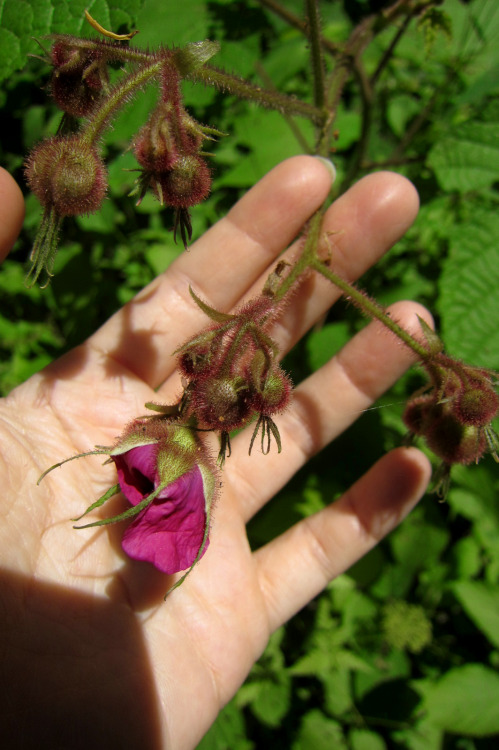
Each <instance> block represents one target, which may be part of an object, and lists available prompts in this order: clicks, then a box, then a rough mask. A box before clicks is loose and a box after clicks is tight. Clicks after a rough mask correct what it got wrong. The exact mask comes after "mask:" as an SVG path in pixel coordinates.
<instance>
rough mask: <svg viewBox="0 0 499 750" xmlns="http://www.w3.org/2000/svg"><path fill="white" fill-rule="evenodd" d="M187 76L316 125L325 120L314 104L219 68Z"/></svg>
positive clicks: (199, 71) (204, 68)
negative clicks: (256, 84) (258, 84)
mask: <svg viewBox="0 0 499 750" xmlns="http://www.w3.org/2000/svg"><path fill="white" fill-rule="evenodd" d="M186 78H188V79H190V80H193V81H198V82H200V83H205V84H207V85H209V86H216V87H217V88H219V89H220V90H222V91H227V92H228V93H229V94H234V95H235V96H238V97H240V98H241V99H247V100H249V101H252V102H255V103H256V104H260V105H261V106H263V107H268V108H269V109H276V110H278V111H279V112H281V113H282V114H287V115H300V116H301V117H306V118H307V119H309V120H311V121H312V122H313V123H314V124H315V125H322V124H323V122H324V118H325V114H324V112H323V110H321V109H318V108H317V107H314V105H313V104H309V103H308V102H302V101H300V99H295V98H294V97H293V96H286V95H285V94H281V93H279V92H277V91H268V90H266V89H262V88H260V87H259V86H255V85H254V84H252V83H249V82H248V81H245V80H244V78H239V77H238V76H233V75H230V74H229V73H225V72H224V71H222V70H218V69H217V68H212V67H209V66H206V65H205V66H203V67H202V68H198V69H197V70H195V71H193V72H192V73H190V74H189V75H188V76H186Z"/></svg>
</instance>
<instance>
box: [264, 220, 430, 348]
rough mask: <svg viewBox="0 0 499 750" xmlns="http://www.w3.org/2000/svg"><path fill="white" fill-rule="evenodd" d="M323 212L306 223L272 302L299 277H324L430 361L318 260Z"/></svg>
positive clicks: (384, 314) (413, 341)
mask: <svg viewBox="0 0 499 750" xmlns="http://www.w3.org/2000/svg"><path fill="white" fill-rule="evenodd" d="M323 213H324V212H323V211H318V212H317V213H316V214H314V216H313V217H312V219H311V220H310V223H309V227H308V232H307V238H306V240H305V244H304V246H303V250H302V252H301V254H300V257H299V258H298V260H297V261H296V263H295V264H294V265H293V267H292V268H291V271H290V272H289V273H288V275H287V276H286V277H285V278H284V279H283V280H282V282H281V284H280V285H279V287H278V288H277V290H276V291H275V293H274V299H275V301H276V302H278V301H279V300H281V299H283V298H284V297H285V296H286V294H287V293H288V292H289V291H290V289H291V288H292V287H293V286H294V285H295V284H296V283H297V282H298V280H299V279H300V277H303V275H304V274H306V273H307V271H309V270H314V271H317V272H318V273H320V274H321V275H322V276H324V277H325V278H326V279H328V281H330V282H331V283H332V284H334V285H335V286H337V287H338V288H339V289H340V290H341V291H342V292H343V294H344V295H345V297H348V299H349V300H351V301H352V302H353V303H354V304H355V305H356V306H357V307H358V308H359V310H360V311H361V312H362V313H363V315H365V316H366V317H368V318H371V319H376V320H379V321H380V323H382V324H383V325H384V326H386V328H388V329H389V330H390V331H391V332H392V333H394V334H395V336H397V337H398V338H399V339H400V340H401V341H403V342H404V344H406V346H408V347H409V348H410V349H412V351H413V352H415V354H417V356H418V357H419V358H420V359H422V360H424V361H426V360H428V359H429V357H430V354H431V353H430V352H429V350H428V349H427V348H426V347H425V346H424V345H423V344H421V343H420V342H419V341H417V340H416V339H415V338H413V336H411V334H410V333H408V332H407V331H405V330H404V329H403V328H402V327H401V326H399V325H398V323H396V322H395V321H394V320H393V319H392V318H391V317H390V316H389V315H388V313H387V312H386V310H385V309H384V307H383V306H382V305H380V304H379V302H376V300H373V299H371V298H370V297H368V296H367V295H366V294H365V293H364V292H362V291H360V290H359V289H357V288H356V287H355V286H353V285H352V284H349V283H348V281H345V279H343V278H342V277H341V276H338V274H336V273H335V272H334V271H331V269H330V268H329V266H327V265H326V264H325V263H324V262H323V261H322V260H320V258H319V257H318V253H317V248H318V246H319V240H320V237H321V233H322V218H323Z"/></svg>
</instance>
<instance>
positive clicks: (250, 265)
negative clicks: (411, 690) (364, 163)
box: [0, 157, 430, 750]
mask: <svg viewBox="0 0 499 750" xmlns="http://www.w3.org/2000/svg"><path fill="white" fill-rule="evenodd" d="M0 178H1V182H0V195H1V196H2V198H3V200H2V208H1V209H0V211H3V212H4V213H5V217H4V220H3V221H0V225H1V226H2V227H3V229H2V231H3V236H0V243H1V244H2V246H3V247H4V253H3V254H5V252H6V251H7V250H8V248H9V246H10V245H11V244H12V242H13V240H14V237H15V235H16V232H17V230H18V227H19V223H20V221H21V220H22V203H21V200H22V199H21V197H20V194H19V192H18V189H17V187H16V186H15V184H14V183H13V182H12V181H11V180H10V178H9V177H8V175H6V174H5V173H2V174H1V175H0ZM329 188H330V176H329V173H328V171H327V170H326V169H325V167H324V166H323V164H322V163H321V162H320V161H318V160H316V159H313V158H310V157H296V158H293V159H290V160H288V161H287V162H284V163H282V164H281V165H279V166H278V167H276V168H275V169H274V170H273V171H272V172H271V173H269V174H268V175H267V176H266V177H265V178H264V179H263V180H262V181H261V182H260V183H258V185H257V186H256V187H255V188H253V190H251V191H250V192H249V193H248V194H247V195H246V196H245V197H244V198H243V199H242V200H241V201H239V203H238V204H237V205H236V206H235V207H234V208H233V209H232V211H231V212H230V213H229V214H228V216H227V217H226V218H225V219H223V220H222V221H220V222H219V223H218V224H217V225H215V226H214V227H213V228H212V229H211V230H210V231H209V232H207V233H206V234H205V235H204V236H203V237H202V238H201V239H200V240H199V241H198V242H196V243H195V245H193V247H192V248H191V250H190V252H188V253H184V254H183V255H182V256H181V257H180V258H179V259H178V260H177V261H176V262H175V263H174V264H173V265H172V266H171V267H170V269H168V271H167V272H166V273H165V274H164V275H163V276H161V277H159V278H158V279H156V280H155V281H154V282H153V283H152V284H151V285H149V287H147V288H146V289H145V290H143V292H141V293H140V294H139V295H138V296H137V298H136V299H135V300H133V301H132V302H131V303H130V304H129V305H128V306H127V307H125V308H124V309H123V310H121V311H119V312H118V313H116V315H115V316H114V317H113V318H111V320H110V321H108V322H107V323H106V324H105V325H104V326H103V327H102V328H101V329H100V330H99V331H97V332H96V333H95V334H94V335H93V336H92V337H91V338H90V339H89V340H88V341H87V342H85V343H84V344H83V345H82V346H80V347H78V348H77V349H75V350H74V351H72V352H70V353H69V354H67V355H66V356H65V357H63V358H62V359H61V360H59V361H58V362H56V363H54V364H53V365H51V366H50V367H48V368H46V370H44V371H42V372H41V373H39V374H37V375H36V376H34V377H33V378H31V379H30V380H29V381H28V382H26V383H25V384H23V385H22V386H20V387H19V388H17V389H15V390H14V391H13V392H12V393H11V394H10V395H9V397H8V398H6V399H4V401H3V402H2V404H1V407H0V420H1V421H0V442H1V446H2V450H1V453H0V471H1V476H2V488H3V492H2V499H1V504H0V508H1V524H0V538H1V544H0V556H1V561H2V562H1V567H2V581H1V583H0V601H1V604H2V613H3V614H2V619H1V623H2V624H1V640H0V643H1V644H2V646H1V647H2V652H3V654H2V658H3V663H4V668H3V669H2V672H1V676H2V683H3V684H2V694H3V695H5V696H6V698H5V699H4V700H3V702H2V704H1V706H2V707H1V709H0V716H1V723H0V728H1V736H2V737H7V738H11V743H12V744H11V745H9V744H7V746H8V747H10V746H12V747H16V748H17V747H19V748H31V747H37V748H45V747H47V748H59V747H60V748H66V747H68V748H69V747H71V748H80V747H81V748H88V747H92V746H94V747H106V748H115V747H116V748H122V747H126V748H135V747H137V748H139V747H140V748H141V749H142V748H144V749H145V750H148V749H149V748H151V750H152V749H156V748H169V749H170V748H172V750H184V749H187V748H193V747H195V746H196V744H197V743H198V742H199V740H200V738H201V737H202V736H203V734H204V733H205V732H206V731H207V729H208V728H209V726H210V725H211V723H212V722H213V721H214V719H215V717H216V715H217V713H218V712H219V710H220V709H221V707H222V706H223V705H224V704H225V703H226V702H227V701H228V700H229V699H230V698H231V696H232V695H234V693H235V692H236V690H237V689H238V687H239V686H240V685H241V683H242V682H243V680H244V679H245V677H246V675H247V673H248V671H249V669H250V668H251V666H252V664H253V663H254V661H255V660H256V659H257V658H258V657H259V655H260V654H261V653H262V651H263V650H264V648H265V646H266V644H267V641H268V638H269V635H270V634H271V632H272V631H273V630H275V629H276V628H277V627H279V626H280V625H281V624H282V623H283V622H285V621H286V620H287V619H288V618H289V617H291V616H292V615H293V614H294V613H295V612H297V611H298V610H299V609H300V608H301V607H303V606H304V605H305V604H306V603H307V602H308V601H310V599H312V598H313V597H314V596H315V595H316V594H317V593H319V592H320V591H321V590H322V589H323V588H324V586H325V585H326V584H327V583H328V581H329V580H331V579H332V578H333V577H334V576H336V575H338V574H339V573H341V572H343V571H344V570H345V569H347V568H348V567H349V566H350V565H351V564H352V563H353V562H355V561H356V560H357V559H358V558H359V557H361V556H362V555H363V554H365V552H367V551H368V550H369V549H370V548H371V547H372V546H373V545H374V544H376V543H377V541H378V540H379V539H380V538H381V537H382V536H384V535H385V534H386V533H388V532H389V531H390V530H391V529H392V528H393V527H394V526H396V525H397V523H398V522H399V521H400V520H401V519H402V518H403V517H404V516H405V515H406V514H407V513H408V512H409V510H410V509H411V508H412V507H413V505H414V504H415V503H416V502H417V500H418V499H419V498H420V497H421V495H422V494H423V492H424V489H425V487H426V484H427V482H428V479H429V471H430V470H429V465H428V462H427V460H426V459H425V457H424V456H423V455H422V454H421V453H420V452H419V451H417V450H415V449H398V450H396V451H393V452H392V453H390V454H388V455H386V456H385V457H384V458H383V459H381V460H380V461H379V462H378V463H377V464H376V465H375V466H374V467H373V468H372V469H371V470H370V471H369V472H368V474H366V475H365V476H364V477H362V478H360V479H359V480H358V482H357V483H356V484H355V485H354V486H353V487H352V488H351V489H350V490H348V491H347V492H346V494H345V495H344V496H343V497H342V498H341V499H340V500H339V501H337V502H335V503H334V504H332V505H330V506H329V507H327V508H325V509H324V510H323V511H321V512H320V513H319V514H317V515H315V516H312V517H311V518H309V519H306V520H304V521H302V522H301V523H299V524H298V525H297V526H295V527H292V528H291V529H290V530H289V531H288V532H286V533H285V534H284V535H282V536H281V537H279V538H277V539H275V540H274V541H273V542H271V543H270V544H268V545H267V546H265V547H263V548H262V549H260V550H258V551H257V552H256V553H252V552H251V550H250V548H249V545H248V541H247V538H246V532H245V524H246V522H247V521H248V520H249V519H250V518H251V517H252V516H253V515H254V514H255V513H256V512H257V511H258V510H259V509H260V508H261V507H262V506H263V505H264V504H265V503H266V502H268V501H269V500H270V499H271V498H272V496H273V495H274V494H275V493H276V492H277V491H278V490H279V489H280V488H281V487H282V486H283V485H284V484H285V483H286V482H287V481H288V479H289V478H290V477H291V476H292V475H293V474H294V473H295V472H296V471H297V470H298V469H299V468H300V467H301V466H302V465H303V463H305V462H306V460H307V459H308V458H309V457H310V456H311V455H313V454H314V453H315V452H316V451H317V450H320V448H321V447H323V446H324V445H325V444H327V443H328V442H329V441H330V440H332V439H333V438H334V437H335V436H337V435H338V434H339V433H340V432H341V431H342V430H343V429H345V427H347V426H348V425H349V424H350V423H351V422H352V421H353V420H354V418H355V415H356V414H358V413H359V412H360V411H361V410H362V409H365V408H367V407H368V406H369V404H370V403H372V401H373V400H375V399H376V398H377V397H378V396H379V395H380V394H381V393H382V392H383V391H384V390H386V388H387V387H389V386H390V385H391V383H393V382H394V381H395V380H396V379H397V378H398V377H399V376H400V375H401V374H402V372H403V371H404V370H405V369H406V368H407V367H408V366H409V365H410V364H412V362H413V356H412V354H411V352H410V351H409V350H407V349H406V348H405V347H404V346H403V345H401V344H400V343H399V342H398V340H396V339H395V338H394V337H392V335H391V334H389V333H387V332H385V330H384V329H383V328H382V326H380V324H377V323H372V324H370V325H369V326H367V327H366V328H365V329H364V330H363V331H362V332H361V333H360V334H358V335H357V336H356V337H355V338H354V339H353V340H352V341H351V342H350V343H349V344H348V345H347V346H346V347H345V348H344V349H343V350H342V352H340V353H339V354H338V355H337V356H336V357H334V358H333V359H332V360H331V361H330V362H329V363H328V364H327V365H325V366H324V367H323V368H322V369H321V370H320V371H319V372H318V373H316V374H314V375H313V376H312V377H311V378H309V380H308V381H306V382H305V383H303V384H300V385H299V386H298V387H297V389H296V391H295V395H294V398H293V400H292V404H291V406H290V407H289V408H288V410H287V411H286V412H285V414H283V415H281V416H278V417H277V419H276V422H277V423H278V426H279V430H280V433H281V437H282V442H283V453H282V454H281V455H278V454H277V451H276V450H275V447H274V450H273V451H271V453H270V454H269V455H267V456H263V455H261V453H260V452H259V451H255V450H254V451H253V453H252V455H251V457H248V455H247V449H248V442H249V436H248V434H244V433H243V434H241V435H240V436H238V438H237V439H236V440H235V441H234V442H233V454H232V457H231V458H230V459H228V460H227V462H226V466H225V469H224V472H223V476H222V481H223V487H222V489H221V491H220V495H219V498H218V502H217V507H216V510H215V515H214V522H213V527H212V531H211V535H210V536H211V542H210V547H209V549H208V551H207V553H206V555H205V556H204V557H203V559H202V560H201V562H200V563H199V564H198V566H197V567H196V568H195V570H194V571H193V572H192V574H191V575H190V576H189V578H188V579H187V580H186V581H185V583H184V584H183V585H182V586H181V587H180V588H179V589H176V590H175V591H174V592H173V593H172V595H171V596H170V597H168V599H167V600H166V602H164V601H163V595H164V592H165V591H166V590H167V589H168V588H169V587H170V586H171V585H172V583H173V582H174V579H168V578H166V577H165V576H164V575H162V574H160V573H159V572H158V571H156V570H155V569H154V568H152V566H150V565H149V564H147V563H139V562H135V561H132V560H129V559H127V558H126V556H125V555H124V554H123V552H122V550H121V547H120V535H121V533H122V526H121V525H120V524H118V525H117V526H110V527H105V528H99V529H87V530H85V531H74V530H73V529H72V524H71V522H70V521H69V519H70V518H72V517H75V516H78V515H80V514H81V513H82V512H83V511H84V510H85V509H86V507H87V506H88V505H89V504H90V503H91V502H93V501H94V500H95V499H96V498H97V497H99V496H100V495H101V494H102V493H103V492H104V491H105V490H106V488H107V487H109V486H111V485H112V484H114V483H115V482H116V475H115V473H114V468H113V466H112V465H107V466H104V467H103V466H102V460H101V457H95V456H94V457H89V458H82V459H79V460H77V461H74V462H71V463H69V464H68V465H66V466H64V467H62V468H59V469H56V470H54V471H53V472H52V473H51V474H49V476H47V477H46V478H45V479H44V480H43V482H42V483H41V484H40V485H39V486H37V479H38V477H39V476H40V474H41V473H42V472H43V471H44V470H45V469H47V468H48V467H49V466H51V465H52V464H54V463H56V462H58V461H60V460H62V459H63V458H65V457H67V456H71V455H73V454H76V453H80V452H83V451H88V450H92V448H93V446H94V445H111V444H112V443H113V442H114V441H115V439H116V438H117V437H118V436H119V434H120V432H121V431H122V429H123V426H124V425H125V424H126V423H127V422H128V421H130V420H131V419H133V418H134V417H136V416H138V415H142V414H144V412H145V409H144V403H145V402H147V401H151V400H152V401H162V402H165V403H173V402H174V400H175V399H177V398H178V396H179V393H180V391H181V385H180V380H179V378H178V375H177V374H176V373H175V360H174V358H173V357H172V356H171V353H172V352H173V351H174V350H175V349H176V348H177V347H178V346H179V345H180V344H181V343H183V341H185V340H186V339H187V338H189V337H190V336H191V335H193V334H194V333H195V332H196V331H199V330H200V329H201V328H202V327H204V326H205V325H206V322H207V320H206V318H204V316H203V314H202V313H201V311H200V310H199V309H198V308H197V307H196V306H195V305H194V303H193V302H192V299H191V298H190V296H189V293H188V287H189V284H190V285H192V287H193V288H194V289H195V290H196V292H197V293H198V294H199V295H200V296H202V298H203V299H205V300H206V301H207V302H208V304H210V305H211V306H213V307H215V308H217V309H222V310H225V311H228V310H230V309H232V308H233V307H234V306H236V305H237V304H238V303H239V302H240V301H241V300H244V299H247V298H250V297H251V296H254V295H255V294H257V293H258V291H259V290H260V289H261V287H262V284H263V283H264V280H265V278H266V277H267V275H268V273H269V272H270V271H271V270H272V267H273V266H274V265H275V259H276V257H277V256H278V255H279V254H280V253H281V252H282V250H283V249H284V248H285V247H286V246H287V245H288V244H289V243H290V242H292V240H293V239H294V237H295V236H296V235H297V233H298V232H299V230H300V227H301V226H302V225H303V224H304V223H305V222H306V221H307V219H308V218H309V217H310V216H311V214H312V213H313V212H314V211H315V210H316V209H317V208H318V207H319V206H320V204H321V203H322V201H323V200H324V199H325V197H326V195H327V193H328V191H329ZM417 205H418V204H417V196H416V194H415V191H414V189H413V187H412V186H411V185H410V184H409V183H408V182H407V181H406V180H405V179H403V178H401V177H399V176H397V175H392V174H388V173H379V174H376V175H372V176H370V177H368V178H365V179H364V180H362V181H361V182H360V183H358V184H357V185H356V186H354V187H353V188H352V189H350V190H349V191H348V193H347V194H345V195H344V196H343V197H342V198H340V199H339V200H338V201H336V203H335V204H334V205H333V206H332V207H331V208H330V209H329V211H328V214H327V217H326V220H325V230H326V231H329V232H335V233H336V234H332V235H331V244H332V253H333V262H334V267H335V269H337V270H338V271H339V272H340V273H341V274H342V275H343V276H345V277H347V278H350V279H353V278H356V277H357V276H359V275H360V274H361V273H362V272H363V271H364V270H366V269H367V268H368V267H369V266H370V265H372V264H373V263H374V262H375V261H376V260H377V258H379V257H380V256H381V255H382V254H383V252H385V251H386V250H387V249H388V248H389V247H390V245H391V244H393V242H395V241H396V240H397V239H398V237H400V236H401V234H403V232H404V231H405V230H406V229H407V227H408V226H409V225H410V224H411V222H412V221H413V219H414V217H415V215H416V213H417ZM1 218H2V217H1V216H0V219H1ZM286 253H287V254H288V255H291V256H292V254H293V247H291V248H290V249H289V250H287V251H286ZM338 296H339V295H338V293H337V291H336V290H335V289H334V288H333V287H332V286H331V285H330V284H329V283H328V282H326V281H325V280H323V279H319V278H316V277H310V278H309V279H308V280H307V281H306V282H305V283H304V284H302V286H301V287H300V289H299V291H298V293H296V295H295V296H294V297H293V300H292V303H291V304H290V306H289V307H288V308H287V310H286V312H285V313H284V315H283V318H282V320H281V321H279V323H278V325H277V326H276V330H275V334H274V335H275V338H276V339H277V341H278V342H279V345H280V347H281V351H282V352H285V351H287V350H288V349H289V348H290V347H291V346H292V345H293V344H294V343H295V342H296V341H297V340H298V339H299V338H300V336H301V335H303V333H304V332H305V331H306V330H307V329H308V328H310V326H311V325H312V324H313V323H314V322H315V321H316V320H317V319H319V318H320V317H321V315H322V314H323V313H324V312H325V311H326V310H327V309H328V308H329V307H330V305H331V304H332V303H333V302H334V300H335V299H337V298H338ZM416 313H418V314H420V315H425V312H424V311H423V310H422V309H421V308H420V307H418V306H417V305H414V304H412V303H399V304H397V305H396V306H394V308H393V309H392V314H396V316H397V319H398V320H399V321H400V322H401V323H402V324H404V326H405V327H406V328H408V329H409V330H411V331H412V332H413V333H416V335H417V330H418V323H417V318H416ZM426 317H428V314H427V313H426ZM158 387H159V390H158V391H156V390H155V389H157V388H158ZM110 505H111V507H109V506H110ZM123 507H124V505H123V500H122V499H120V498H118V499H116V501H114V500H112V501H110V502H109V503H108V505H107V506H105V508H104V511H105V513H104V515H106V516H108V515H111V513H112V512H113V510H114V511H115V512H117V511H118V510H120V509H122V508H123Z"/></svg>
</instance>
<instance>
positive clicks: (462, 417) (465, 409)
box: [456, 383, 499, 427]
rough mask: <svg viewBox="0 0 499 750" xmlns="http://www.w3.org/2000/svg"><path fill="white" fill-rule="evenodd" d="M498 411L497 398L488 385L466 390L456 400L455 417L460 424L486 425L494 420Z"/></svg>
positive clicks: (498, 399)
mask: <svg viewBox="0 0 499 750" xmlns="http://www.w3.org/2000/svg"><path fill="white" fill-rule="evenodd" d="M498 409H499V398H498V396H497V393H496V392H495V391H494V390H493V389H492V387H491V386H490V384H489V385H486V384H484V383H483V384H480V386H478V387H476V388H471V389H470V390H466V391H464V392H463V393H461V394H460V395H459V396H458V397H457V399H456V416H457V418H458V419H459V421H460V422H462V424H467V425H475V426H477V427H478V426H483V425H486V424H488V423H489V422H491V421H492V419H494V417H495V416H496V414H497V411H498Z"/></svg>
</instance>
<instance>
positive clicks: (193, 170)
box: [157, 155, 211, 208]
mask: <svg viewBox="0 0 499 750" xmlns="http://www.w3.org/2000/svg"><path fill="white" fill-rule="evenodd" d="M157 181H158V182H159V184H160V187H161V193H162V199H163V201H164V203H166V204H167V205H168V206H172V207H173V208H189V207H190V206H195V205H196V204H197V203H201V201H203V200H204V199H205V198H206V196H207V195H208V193H209V192H210V187H211V177H210V170H209V169H208V166H207V165H206V163H205V162H204V161H203V159H202V158H201V157H200V156H194V155H188V156H180V158H179V159H178V160H177V161H176V162H175V164H174V165H173V167H172V168H171V170H170V171H168V172H166V173H165V174H162V175H159V176H158V180H157ZM158 197H159V196H158Z"/></svg>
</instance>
